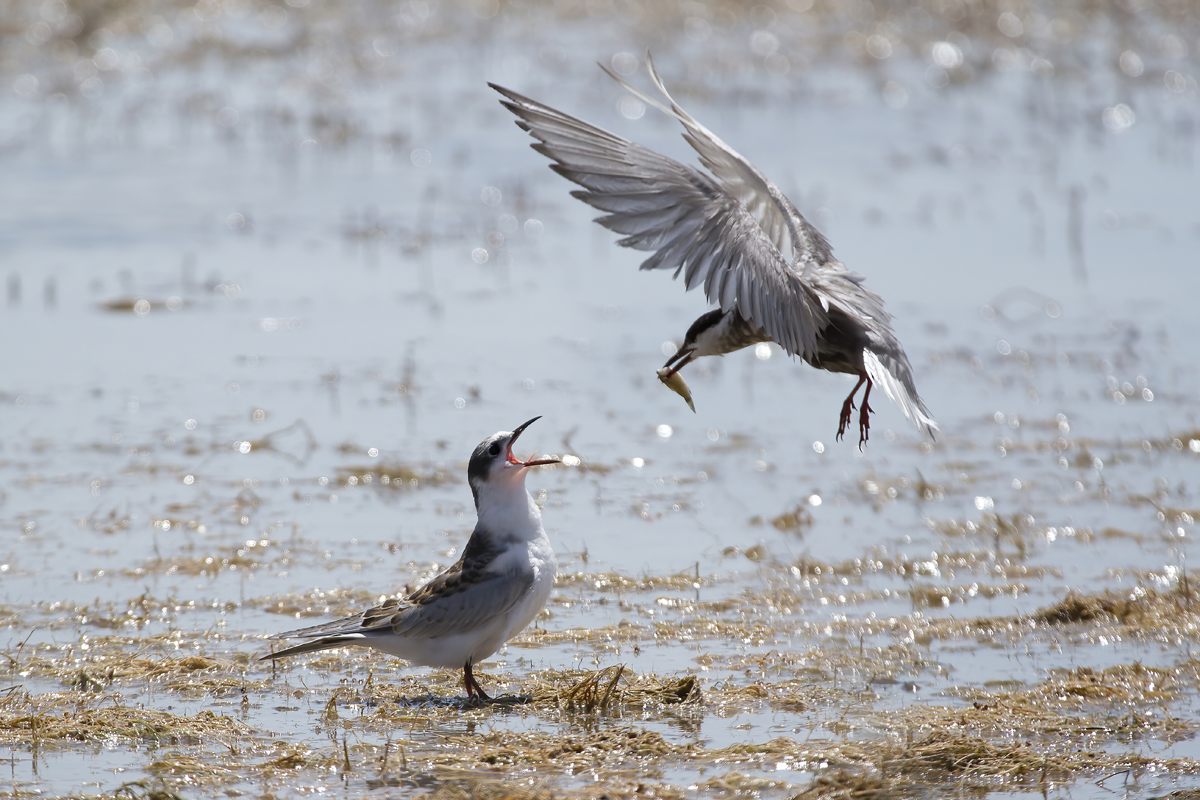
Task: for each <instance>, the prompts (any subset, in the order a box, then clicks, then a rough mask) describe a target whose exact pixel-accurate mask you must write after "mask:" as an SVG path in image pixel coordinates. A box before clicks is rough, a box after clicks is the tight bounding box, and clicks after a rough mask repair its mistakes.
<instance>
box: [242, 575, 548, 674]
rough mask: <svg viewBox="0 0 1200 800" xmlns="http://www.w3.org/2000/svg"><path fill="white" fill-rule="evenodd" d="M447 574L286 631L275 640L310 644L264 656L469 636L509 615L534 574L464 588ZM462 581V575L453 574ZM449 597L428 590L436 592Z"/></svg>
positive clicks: (493, 578) (498, 578)
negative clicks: (376, 641)
mask: <svg viewBox="0 0 1200 800" xmlns="http://www.w3.org/2000/svg"><path fill="white" fill-rule="evenodd" d="M451 574H452V573H451V572H450V571H447V572H445V573H443V574H442V575H440V576H438V577H437V578H435V579H434V580H433V581H430V583H429V584H427V585H426V586H424V587H422V588H421V589H419V590H417V591H416V592H414V593H413V594H411V595H409V596H408V597H406V598H403V599H400V598H396V599H392V600H389V601H387V602H386V603H381V604H380V605H378V606H374V607H372V608H369V609H367V610H366V611H363V612H360V613H358V614H354V615H353V616H349V617H343V618H342V619H337V620H334V621H332V622H327V623H325V624H323V625H313V626H311V627H308V628H299V629H297V630H294V631H285V632H284V633H277V634H274V635H273V636H271V637H269V638H271V639H311V640H313V641H309V642H305V643H303V644H298V645H295V646H294V647H289V648H287V649H286V650H281V651H279V652H276V653H271V654H269V655H266V656H263V658H264V659H267V658H281V657H283V656H290V655H297V654H299V653H311V652H315V651H317V650H328V649H330V648H334V647H342V646H344V645H348V644H362V643H363V640H364V639H370V638H373V637H377V636H394V635H399V636H409V637H413V638H425V639H434V638H437V637H438V636H444V635H447V634H457V633H469V632H470V631H473V630H475V629H477V628H479V627H482V626H483V625H486V624H487V623H489V622H491V621H492V620H493V619H495V618H496V617H497V616H499V615H501V614H506V613H508V611H509V610H510V609H511V608H512V607H513V606H514V605H515V604H516V603H517V602H518V601H519V600H520V599H521V598H522V597H523V596H524V595H525V594H526V593H527V592H528V591H529V589H530V587H531V586H532V585H533V574H532V573H529V574H526V575H501V574H499V573H497V574H494V575H492V576H490V577H488V578H486V579H485V580H482V581H480V582H478V583H471V584H465V583H462V582H456V583H455V582H448V581H446V580H445V578H446V577H447V576H450V575H451ZM454 576H455V577H457V574H456V573H455V574H454ZM448 585H452V586H453V588H451V589H450V590H449V592H442V593H439V592H437V591H429V590H430V589H431V588H433V587H437V588H445V587H447V586H448Z"/></svg>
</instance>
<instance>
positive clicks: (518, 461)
mask: <svg viewBox="0 0 1200 800" xmlns="http://www.w3.org/2000/svg"><path fill="white" fill-rule="evenodd" d="M539 419H541V417H540V416H537V417H534V418H533V419H531V420H529V421H528V422H526V423H524V424H523V425H518V426H517V429H516V430H514V431H513V432H512V436H511V437H509V440H508V463H510V464H515V465H517V466H519V467H536V466H539V465H541V464H557V463H558V462H559V459H558V458H555V457H551V458H542V459H538V460H537V461H534V457H535V456H537V453H536V452H535V453H534V454H533V455H532V456H530V457H529V460H528V461H522V460H521V459H519V458H517V457H516V456H514V455H513V451H512V447H513V445H514V444H516V442H517V437H519V436H520V435H521V432H522V431H523V430H525V429H526V428H528V427H529V426H530V425H532V424H533V423H535V422H537V421H538V420H539Z"/></svg>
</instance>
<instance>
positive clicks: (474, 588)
mask: <svg viewBox="0 0 1200 800" xmlns="http://www.w3.org/2000/svg"><path fill="white" fill-rule="evenodd" d="M533 580H534V575H533V573H532V572H525V573H519V574H511V573H510V574H500V573H493V574H492V575H491V576H490V577H488V578H487V579H485V580H482V581H480V582H478V583H472V584H469V585H465V584H464V585H462V586H465V588H460V589H459V590H458V591H456V592H455V593H454V594H449V595H440V596H436V597H434V598H432V599H430V600H428V601H427V602H422V603H416V604H413V605H411V606H409V607H408V608H405V609H403V610H401V611H399V612H398V613H396V614H394V615H393V616H392V617H391V619H390V620H388V622H387V624H386V626H385V625H382V624H381V625H380V627H379V628H378V629H377V630H379V631H380V632H382V633H385V634H399V635H401V636H414V637H421V638H428V639H433V638H436V637H438V636H445V635H448V634H455V633H466V632H468V631H473V630H475V629H477V628H481V627H483V626H484V625H487V624H488V623H490V622H491V621H492V620H494V619H495V618H496V617H498V616H500V615H502V614H507V613H508V612H509V611H510V610H511V609H512V607H513V606H514V605H516V604H517V603H518V602H519V601H520V600H521V598H523V597H524V596H525V595H526V594H528V593H529V590H530V589H531V588H532V587H533ZM385 627H386V629H385Z"/></svg>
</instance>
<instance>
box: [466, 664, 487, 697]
mask: <svg viewBox="0 0 1200 800" xmlns="http://www.w3.org/2000/svg"><path fill="white" fill-rule="evenodd" d="M463 687H464V688H465V689H466V690H467V699H471V698H476V697H477V698H479V699H480V700H482V701H483V702H485V703H486V702H488V701H490V700H491V699H492V698H490V697H488V695H487V692H485V691H484V690H483V687H482V686H480V685H479V681H477V680H475V674H474V673H473V672H472V671H471V662H470V661H468V662H467V663H466V664H465V665H464V666H463Z"/></svg>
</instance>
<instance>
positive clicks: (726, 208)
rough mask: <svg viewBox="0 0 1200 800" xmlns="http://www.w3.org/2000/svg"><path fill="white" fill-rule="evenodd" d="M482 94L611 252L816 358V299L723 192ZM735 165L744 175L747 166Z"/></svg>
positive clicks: (539, 111)
mask: <svg viewBox="0 0 1200 800" xmlns="http://www.w3.org/2000/svg"><path fill="white" fill-rule="evenodd" d="M489 85H490V86H491V87H492V88H493V89H495V90H496V91H497V92H499V93H500V94H502V95H504V97H505V98H507V100H504V101H501V102H502V103H503V105H504V106H505V107H506V108H508V109H509V110H510V111H512V112H513V114H515V115H516V116H517V118H518V122H517V124H518V125H519V126H520V127H521V128H522V129H524V130H525V131H528V132H529V133H530V135H532V136H533V137H534V138H535V139H537V140H538V142H537V143H536V144H534V145H533V148H534V149H535V150H537V151H538V152H539V153H542V154H543V155H545V156H546V157H548V158H550V159H552V160H553V161H555V162H556V163H554V164H552V165H551V167H552V168H553V169H554V171H556V172H558V173H559V174H560V175H562V176H563V177H565V178H567V179H568V180H570V181H573V182H574V183H577V184H579V185H580V186H582V187H584V189H585V190H586V191H575V192H572V194H573V195H574V196H575V197H577V198H578V199H580V200H583V201H584V202H585V203H588V204H589V205H592V206H593V207H595V208H598V209H600V210H601V211H604V212H606V214H605V216H602V217H599V218H598V219H597V220H596V221H597V222H599V223H600V224H601V225H604V226H605V227H606V228H609V229H611V230H613V231H616V232H617V233H621V234H623V235H624V236H625V238H623V239H621V240H620V241H619V244H621V245H624V246H625V247H632V248H634V249H637V250H651V251H657V252H655V254H654V255H652V256H651V257H650V258H648V259H646V261H644V262H643V263H642V269H674V270H675V275H676V277H678V276H679V275H680V274H683V276H684V282H685V285H686V286H687V288H688V289H694V288H695V287H697V286H699V285H701V284H703V286H704V293H705V295H706V296H707V297H708V299H709V301H710V302H713V303H717V304H719V305H720V306H721V308H722V309H723V310H725V311H730V310H733V309H735V308H736V309H737V311H738V312H739V313H740V314H741V316H742V318H743V319H747V320H750V321H752V322H754V323H755V324H756V325H758V326H759V327H760V328H762V329H763V330H764V331H765V332H766V333H767V335H768V336H770V337H771V338H772V339H773V340H775V341H776V342H778V343H779V345H780V346H781V347H783V348H784V349H785V350H787V351H788V352H789V353H792V354H793V355H798V356H802V357H804V356H810V355H812V354H815V353H816V349H817V332H818V331H820V330H821V329H822V328H823V327H824V325H825V322H826V319H825V315H824V312H823V310H822V307H821V302H820V300H819V298H818V297H817V295H816V293H815V292H814V291H813V289H812V287H810V286H809V285H807V284H806V283H805V281H804V280H803V279H802V278H801V276H800V274H798V273H797V272H796V271H795V270H793V269H792V267H791V265H790V264H789V262H788V260H787V259H786V258H785V257H784V254H783V252H782V251H781V247H780V244H779V242H778V241H777V240H776V239H777V238H778V237H774V238H773V236H772V234H771V232H770V231H769V230H768V229H767V228H764V226H763V225H762V224H761V223H760V221H759V220H758V219H756V218H755V216H754V215H753V214H752V213H751V211H750V210H749V209H748V208H747V206H746V205H745V204H744V203H743V202H742V200H740V199H739V198H738V197H737V196H736V195H735V194H734V193H732V192H731V191H729V189H728V188H727V187H726V186H724V185H722V184H720V183H718V182H717V181H715V180H713V178H711V177H709V176H708V175H705V174H704V173H702V172H700V171H699V170H696V169H693V168H692V167H688V166H684V165H683V164H680V163H679V162H677V161H674V160H673V159H670V158H667V157H666V156H663V155H660V154H658V153H655V152H654V151H652V150H649V149H647V148H645V147H642V146H640V145H637V144H634V143H632V142H630V141H628V140H626V139H623V138H621V137H619V136H617V135H615V134H612V133H609V132H608V131H605V130H602V129H600V128H597V127H596V126H594V125H591V124H589V123H586V122H583V121H582V120H579V119H576V118H575V117H572V116H570V115H568V114H564V113H563V112H561V111H558V110H556V109H553V108H551V107H549V106H546V105H544V104H542V103H538V102H537V101H534V100H530V99H529V98H527V97H524V96H522V95H520V94H517V93H516V92H513V91H510V90H508V89H505V88H503V87H500V86H497V85H495V84H489ZM639 96H640V95H639ZM668 113H672V112H670V111H668ZM689 119H690V118H689ZM700 130H703V129H700ZM697 141H700V140H699V139H697ZM717 141H719V140H717ZM731 152H732V151H731ZM702 155H703V154H702ZM734 155H736V154H734ZM739 158H740V157H739ZM714 163H715V162H714ZM739 163H745V164H746V165H747V166H748V167H749V169H751V170H753V167H750V166H749V164H748V162H744V160H743V161H742V162H739ZM754 172H755V174H757V171H754ZM760 177H761V176H760ZM763 180H765V179H763ZM772 188H773V187H772ZM775 191H776V192H777V190H775ZM780 197H782V195H780ZM785 202H786V200H785ZM788 205H789V206H790V204H788ZM796 217H797V218H799V214H796ZM818 236H819V234H818ZM820 241H821V242H823V241H824V240H823V239H821V240H820ZM825 249H826V251H827V246H826V248H825ZM814 257H815V256H814Z"/></svg>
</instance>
